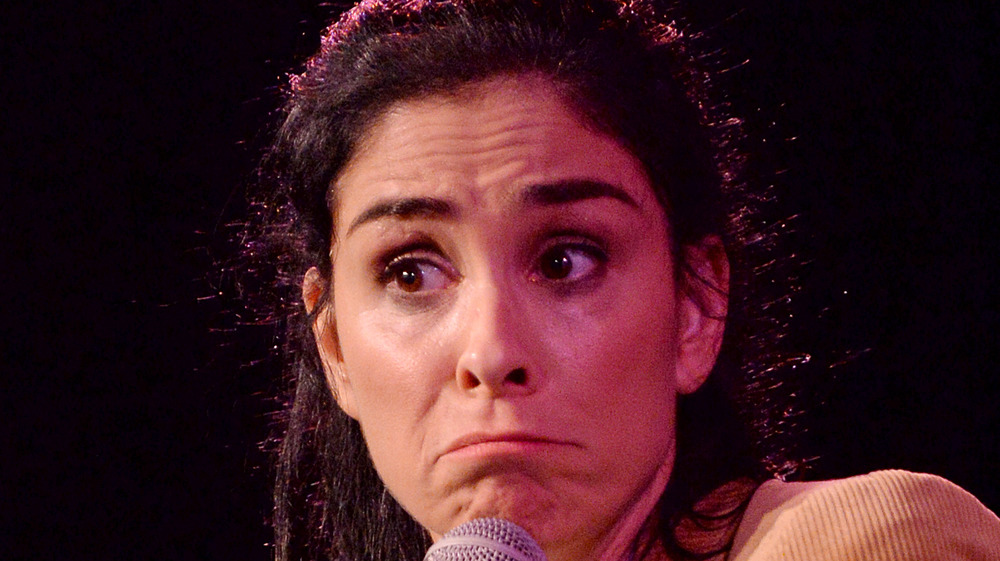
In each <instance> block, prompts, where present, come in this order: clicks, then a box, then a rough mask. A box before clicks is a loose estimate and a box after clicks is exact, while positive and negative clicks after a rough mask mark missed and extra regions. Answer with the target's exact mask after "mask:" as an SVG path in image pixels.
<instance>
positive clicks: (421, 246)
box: [374, 231, 609, 296]
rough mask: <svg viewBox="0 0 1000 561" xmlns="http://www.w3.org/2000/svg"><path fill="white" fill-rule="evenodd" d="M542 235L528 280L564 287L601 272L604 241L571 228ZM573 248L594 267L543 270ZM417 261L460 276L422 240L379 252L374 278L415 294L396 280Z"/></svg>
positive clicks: (605, 259) (450, 277)
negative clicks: (576, 273) (577, 273)
mask: <svg viewBox="0 0 1000 561" xmlns="http://www.w3.org/2000/svg"><path fill="white" fill-rule="evenodd" d="M545 238H548V239H547V240H546V241H545V242H544V243H543V244H542V245H541V248H540V250H539V251H538V252H537V254H536V256H535V257H534V258H533V259H532V264H531V272H530V273H529V278H530V280H531V281H533V282H536V283H548V284H550V285H553V286H555V287H557V288H558V289H559V290H567V289H572V288H574V287H576V286H578V285H581V284H584V285H585V284H586V283H587V282H588V281H592V280H595V279H596V278H597V277H598V276H599V275H601V274H602V273H603V269H604V267H605V266H606V264H607V262H608V260H609V255H608V251H607V249H606V248H605V244H604V243H603V242H601V241H600V240H596V239H594V238H592V237H591V236H587V235H582V234H580V233H578V232H573V231H569V232H563V231H557V232H549V233H548V234H546V235H545ZM574 252H579V253H581V254H584V255H586V256H587V257H588V258H590V259H592V260H593V266H594V269H595V271H594V272H592V273H588V274H586V275H585V277H584V278H580V279H567V278H566V277H569V276H570V275H572V274H573V269H570V270H569V271H567V273H566V276H565V277H561V278H555V277H554V276H551V275H549V274H547V273H546V272H544V271H543V269H544V268H545V267H546V265H549V264H552V263H551V262H550V263H546V262H545V260H546V259H547V258H548V257H552V256H558V254H560V253H561V254H562V255H563V256H565V255H566V254H571V253H574ZM421 265H425V266H430V267H433V268H434V269H436V270H438V271H440V274H442V275H444V276H445V277H447V278H448V280H450V281H451V282H454V281H455V280H457V279H458V278H459V277H460V273H458V272H457V271H454V270H453V269H452V267H451V265H450V263H449V262H448V260H447V259H446V258H444V257H443V252H442V251H441V250H440V248H439V247H438V246H437V245H436V244H434V243H432V242H423V241H422V242H417V243H413V244H407V245H404V246H402V247H399V248H394V249H390V250H388V251H386V252H385V253H384V254H382V255H381V256H379V258H378V259H377V260H376V263H375V266H374V269H375V279H376V282H378V284H380V285H381V286H383V287H386V288H389V287H390V286H391V285H395V286H394V289H395V290H397V291H399V292H400V293H404V294H406V295H408V296H418V293H419V292H422V291H421V290H420V289H421V286H417V287H416V289H414V290H407V289H406V288H404V287H403V286H402V284H401V283H400V280H401V275H403V274H405V272H406V271H405V269H406V268H407V267H419V266H421ZM570 266H571V267H577V266H578V264H576V263H570ZM416 280H417V281H418V282H420V283H423V282H425V279H424V278H423V277H422V276H421V277H420V278H419V279H416Z"/></svg>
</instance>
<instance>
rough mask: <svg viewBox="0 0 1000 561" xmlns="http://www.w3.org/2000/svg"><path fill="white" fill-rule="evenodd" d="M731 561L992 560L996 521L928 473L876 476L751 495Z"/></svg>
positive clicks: (999, 547) (998, 529)
mask: <svg viewBox="0 0 1000 561" xmlns="http://www.w3.org/2000/svg"><path fill="white" fill-rule="evenodd" d="M729 559H730V560H731V561H769V560H772V559H774V560H779V559H780V560H783V561H792V560H803V561H805V560H809V561H833V560H837V561H840V560H853V559H873V560H885V561H890V560H891V561H903V560H911V559H912V560H914V561H916V560H956V561H957V560H977V561H978V560H983V561H985V560H997V559H1000V519H998V518H997V516H996V515H995V514H993V513H992V512H990V510H989V509H987V508H986V507H985V506H983V504H982V503H980V502H979V501H978V500H976V498H975V497H973V496H972V495H971V494H969V493H968V492H966V491H965V490H963V489H962V488H960V487H958V486H957V485H955V484H953V483H951V482H949V481H947V480H946V479H943V478H941V477H937V476H934V475H927V474H919V473H911V472H907V471H899V470H889V471H877V472H873V473H870V474H867V475H861V476H857V477H850V478H847V479H838V480H831V481H817V482H812V483H784V482H781V481H777V480H775V481H768V482H766V483H764V484H763V485H761V487H760V488H759V489H758V490H757V492H756V493H755V494H754V496H753V498H752V499H751V501H750V504H749V505H748V506H747V510H746V512H745V514H744V517H743V522H742V523H741V524H740V527H739V529H738V530H737V533H736V537H735V539H734V542H733V548H732V550H731V553H730V556H729Z"/></svg>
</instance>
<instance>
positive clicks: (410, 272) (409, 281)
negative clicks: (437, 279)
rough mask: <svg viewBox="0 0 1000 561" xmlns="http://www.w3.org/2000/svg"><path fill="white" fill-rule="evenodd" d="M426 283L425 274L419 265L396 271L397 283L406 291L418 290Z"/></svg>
mask: <svg viewBox="0 0 1000 561" xmlns="http://www.w3.org/2000/svg"><path fill="white" fill-rule="evenodd" d="M423 283H424V275H423V273H421V272H420V269H419V268H418V267H410V268H405V269H400V270H398V271H396V284H397V285H398V286H399V288H401V289H403V290H404V291H406V292H416V291H418V290H420V286H421V285H422V284H423Z"/></svg>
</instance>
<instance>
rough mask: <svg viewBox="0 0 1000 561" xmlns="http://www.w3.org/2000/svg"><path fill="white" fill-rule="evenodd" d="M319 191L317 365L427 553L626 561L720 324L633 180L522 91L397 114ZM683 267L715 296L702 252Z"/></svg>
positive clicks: (543, 87)
mask: <svg viewBox="0 0 1000 561" xmlns="http://www.w3.org/2000/svg"><path fill="white" fill-rule="evenodd" d="M334 188H335V189H336V190H337V193H338V207H337V208H336V209H335V215H334V222H335V224H336V226H335V231H334V235H333V242H332V249H331V256H332V260H333V263H334V267H333V271H334V272H333V278H332V279H325V278H322V276H321V275H320V274H319V273H318V271H317V270H316V269H312V270H310V271H309V273H308V274H307V275H306V278H305V281H304V283H303V295H304V299H305V301H306V305H307V308H308V309H309V310H312V309H313V308H314V307H315V306H316V305H317V302H320V301H321V300H320V296H321V295H322V294H323V293H324V292H326V291H332V295H331V298H330V299H327V301H326V302H327V303H326V304H325V307H324V309H322V310H320V313H319V314H317V319H316V322H315V324H314V333H315V336H316V340H317V343H318V346H319V349H320V354H321V356H322V358H323V360H324V363H325V365H326V369H327V376H328V379H329V381H330V385H331V388H333V391H334V395H335V397H336V399H337V402H338V404H339V405H340V407H341V408H342V409H343V410H344V411H345V412H346V413H347V414H348V415H350V416H351V417H353V418H354V419H356V420H358V421H359V423H360V425H361V428H362V431H363V433H364V436H365V440H366V442H367V444H368V448H369V450H370V452H371V456H372V459H373V461H374V464H375V467H376V469H377V470H378V472H379V474H380V476H381V477H382V479H383V481H384V482H385V484H386V486H387V488H388V489H389V491H390V492H391V493H392V495H393V496H394V497H395V498H396V499H397V500H398V501H399V502H400V503H401V504H402V505H403V507H404V508H406V509H407V511H408V512H409V513H410V514H411V515H412V516H413V517H414V518H415V519H416V520H417V521H418V522H419V523H420V524H421V525H423V526H424V527H425V528H426V529H427V530H428V532H430V534H431V536H432V537H434V538H435V539H437V538H438V537H439V536H440V535H441V534H443V533H445V532H447V531H448V530H450V529H451V528H453V527H455V526H457V525H458V524H460V523H462V522H466V521H468V520H471V519H473V518H478V517H482V516H499V517H502V518H506V519H509V520H512V521H514V522H516V523H518V524H519V525H521V526H522V527H524V528H526V529H527V530H528V531H529V532H530V533H531V534H532V535H533V536H534V537H535V539H536V540H538V541H539V543H540V544H541V545H542V547H543V549H544V550H545V551H546V555H547V556H548V557H549V559H552V560H553V561H560V560H570V559H573V560H577V561H579V560H587V559H595V560H596V559H621V558H623V557H624V556H625V555H626V553H627V549H628V548H629V546H630V545H631V544H632V543H633V542H634V540H635V538H636V536H639V535H640V533H641V532H642V530H643V527H644V525H645V523H646V522H647V520H648V518H649V516H650V512H651V510H652V508H653V506H654V505H655V503H656V501H657V499H658V498H659V496H660V494H661V493H662V491H663V489H664V487H665V486H666V483H667V481H668V480H669V477H670V471H671V468H672V465H673V460H674V454H675V438H674V431H673V427H674V420H675V402H676V396H677V394H678V393H684V392H691V391H694V390H695V389H697V388H698V386H699V385H700V384H701V383H702V382H703V381H704V379H705V377H706V376H707V375H708V373H709V371H710V370H711V367H712V364H713V363H714V360H715V357H716V354H717V353H718V348H719V345H720V342H721V338H722V330H723V322H722V321H719V320H713V319H709V318H708V317H706V316H707V315H711V316H713V317H720V316H724V314H725V301H724V297H720V296H718V295H717V294H716V293H713V292H711V291H704V294H703V295H702V297H699V298H692V297H691V296H690V295H689V292H691V291H688V290H683V282H682V279H683V277H682V275H678V274H677V271H676V269H675V257H676V256H674V255H672V253H671V251H672V250H671V243H670V237H669V228H668V225H667V221H666V218H665V214H664V211H663V209H662V208H661V207H660V205H659V204H658V203H657V201H656V198H655V196H654V193H653V190H652V187H651V186H650V183H649V179H648V178H647V176H646V174H645V172H644V169H643V167H642V165H641V164H640V162H639V161H638V160H637V159H636V158H635V157H634V156H633V155H632V154H631V153H630V152H629V151H628V150H626V149H625V148H623V147H622V146H621V145H620V144H619V143H618V142H616V141H615V140H614V139H612V138H610V137H608V136H606V135H603V134H600V133H598V132H595V131H594V130H593V129H591V128H589V127H587V126H586V125H584V124H583V122H581V121H580V119H578V118H577V116H576V115H575V114H574V113H573V111H572V110H570V109H569V108H568V107H567V106H566V105H565V104H564V103H563V102H562V101H561V99H560V98H559V96H558V94H557V93H556V91H555V89H554V88H552V87H551V86H550V84H548V83H546V82H545V81H544V80H543V79H540V78H536V77H530V76H521V77H517V78H504V79H495V80H491V81H487V82H483V83H478V84H473V85H469V86H466V87H465V88H463V89H462V90H461V91H459V92H456V93H455V94H454V95H449V96H443V95H437V96H431V97H427V98H421V99H413V100H406V101H402V102H400V103H397V104H395V105H394V106H392V107H391V108H390V109H389V110H388V111H387V112H386V113H385V114H384V115H383V116H382V117H381V119H379V120H378V121H377V122H376V123H375V124H374V125H373V126H372V127H371V128H370V130H369V131H368V134H367V136H366V138H365V140H364V142H363V143H362V144H361V146H360V148H359V150H358V151H357V152H356V154H355V155H354V157H353V158H352V159H351V161H350V162H349V164H348V165H347V166H346V168H345V169H344V171H343V173H342V174H341V175H340V176H339V177H338V179H337V181H336V182H335V185H334ZM686 251H687V255H686V258H687V259H688V261H689V263H691V264H692V266H693V267H694V268H695V269H696V270H697V271H698V272H699V273H700V274H701V275H702V276H703V277H705V278H707V279H709V280H710V281H713V282H714V283H715V284H716V286H719V287H723V288H725V287H726V282H727V280H728V279H727V275H728V272H727V269H726V265H725V257H724V253H723V252H722V251H721V249H720V245H719V242H718V240H716V239H707V240H705V241H704V242H703V243H702V244H701V245H700V246H698V247H695V248H688V249H687V250H686ZM720 256H721V257H720ZM706 295H707V296H706ZM713 295H714V296H713ZM713 298H714V300H713ZM706 310H709V311H710V313H707V312H706Z"/></svg>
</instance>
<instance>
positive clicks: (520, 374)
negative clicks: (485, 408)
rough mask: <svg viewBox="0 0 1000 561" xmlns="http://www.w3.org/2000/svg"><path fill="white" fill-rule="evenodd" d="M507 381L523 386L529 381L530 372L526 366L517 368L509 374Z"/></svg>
mask: <svg viewBox="0 0 1000 561" xmlns="http://www.w3.org/2000/svg"><path fill="white" fill-rule="evenodd" d="M507 381H508V382H510V383H511V384H515V385H518V386H523V385H525V384H527V383H528V373H527V372H526V371H525V370H524V368H515V369H514V370H511V371H510V372H509V373H508V374H507Z"/></svg>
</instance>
